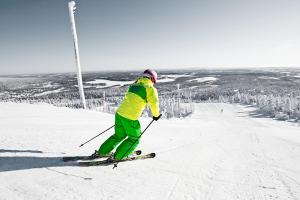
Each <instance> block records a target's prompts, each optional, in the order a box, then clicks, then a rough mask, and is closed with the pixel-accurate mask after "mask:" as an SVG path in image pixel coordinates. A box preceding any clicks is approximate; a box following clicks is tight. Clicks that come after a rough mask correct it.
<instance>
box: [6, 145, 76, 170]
mask: <svg viewBox="0 0 300 200" xmlns="http://www.w3.org/2000/svg"><path fill="white" fill-rule="evenodd" d="M20 152H21V153H43V152H42V151H32V150H5V149H0V153H20ZM62 159H63V157H36V156H0V172H7V171H17V170H26V169H37V168H47V167H67V166H78V164H77V163H76V162H64V161H63V160H62Z"/></svg>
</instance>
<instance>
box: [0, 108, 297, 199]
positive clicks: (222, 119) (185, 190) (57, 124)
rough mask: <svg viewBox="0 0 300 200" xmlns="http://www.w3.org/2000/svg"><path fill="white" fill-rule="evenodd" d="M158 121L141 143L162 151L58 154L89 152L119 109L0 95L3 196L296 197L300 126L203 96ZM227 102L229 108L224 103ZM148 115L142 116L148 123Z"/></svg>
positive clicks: (60, 197) (0, 162)
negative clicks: (129, 156)
mask: <svg viewBox="0 0 300 200" xmlns="http://www.w3.org/2000/svg"><path fill="white" fill-rule="evenodd" d="M195 106H196V112H195V113H194V114H193V116H191V117H189V118H186V119H172V120H159V121H157V122H154V123H153V125H152V126H150V128H149V129H148V130H147V131H146V132H145V135H144V136H143V137H142V140H141V143H140V145H139V147H138V149H142V150H143V152H145V153H147V152H156V153H157V157H156V158H154V159H148V160H143V161H133V162H127V163H120V164H119V165H118V168H117V169H114V170H113V169H112V166H101V167H79V166H76V163H74V162H69V163H63V162H61V158H62V157H63V156H67V155H87V154H91V153H92V152H93V151H94V149H97V148H98V146H99V145H100V144H101V143H102V142H103V141H104V140H105V139H106V138H107V137H109V135H111V134H112V131H109V132H108V133H105V134H103V135H101V136H99V137H98V138H97V139H95V140H93V141H92V142H90V143H88V144H87V145H85V146H84V147H81V148H79V147H78V146H79V145H80V144H82V143H83V142H85V141H86V140H88V139H90V138H92V137H93V136H95V135H97V134H99V133H100V132H101V131H102V130H104V129H106V128H108V127H110V126H111V125H112V124H113V123H114V122H113V121H114V116H113V115H110V114H104V113H100V112H95V111H86V110H72V109H68V108H58V107H54V106H51V105H47V104H38V105H31V104H16V103H0V110H1V112H0V119H1V120H0V133H1V137H0V146H1V147H0V180H1V182H0V194H1V195H0V199H1V200H6V199H30V200H35V199H36V200H37V199H64V198H67V199H128V200H129V199H130V200H132V199H147V200H148V199H155V200H156V199H213V200H215V199H216V200H222V199H230V200H234V199H299V198H300V184H299V183H300V168H299V166H300V135H299V134H300V131H299V130H300V127H299V125H297V124H293V123H288V122H279V121H275V120H272V119H264V118H254V117H250V116H249V114H248V113H249V112H250V111H251V110H252V108H249V107H245V106H239V105H230V104H213V103H211V104H208V103H207V104H204V103H203V104H197V105H195ZM221 109H223V111H221ZM150 121H151V119H150V118H143V119H141V124H142V127H143V128H145V127H146V125H147V124H148V123H149V122H150Z"/></svg>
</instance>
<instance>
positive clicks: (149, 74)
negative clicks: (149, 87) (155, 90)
mask: <svg viewBox="0 0 300 200" xmlns="http://www.w3.org/2000/svg"><path fill="white" fill-rule="evenodd" d="M143 76H146V77H149V78H150V79H151V81H152V83H156V82H157V73H156V71H154V70H152V69H146V70H145V71H144V73H143Z"/></svg>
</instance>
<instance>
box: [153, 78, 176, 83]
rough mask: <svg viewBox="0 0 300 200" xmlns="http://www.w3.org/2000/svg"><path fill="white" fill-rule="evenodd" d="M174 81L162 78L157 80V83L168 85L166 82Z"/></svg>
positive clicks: (173, 79)
mask: <svg viewBox="0 0 300 200" xmlns="http://www.w3.org/2000/svg"><path fill="white" fill-rule="evenodd" d="M173 81H175V78H163V79H158V80H157V82H158V83H168V82H173Z"/></svg>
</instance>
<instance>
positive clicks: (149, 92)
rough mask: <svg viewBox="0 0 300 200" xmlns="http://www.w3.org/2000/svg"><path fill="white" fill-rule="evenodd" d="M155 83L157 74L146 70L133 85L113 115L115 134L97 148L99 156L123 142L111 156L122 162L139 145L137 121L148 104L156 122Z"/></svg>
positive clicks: (157, 105)
mask: <svg viewBox="0 0 300 200" xmlns="http://www.w3.org/2000/svg"><path fill="white" fill-rule="evenodd" d="M156 82H157V73H156V72H155V71H154V70H150V69H147V70H145V71H144V73H143V74H142V76H141V77H140V78H138V79H137V80H136V81H135V83H133V84H132V85H131V86H130V87H129V89H128V91H127V93H126V95H125V98H124V100H123V101H122V103H121V105H120V106H119V108H118V109H117V111H116V113H115V133H114V135H112V136H111V137H109V138H108V139H107V140H106V141H105V142H104V143H103V144H102V145H101V146H100V148H99V150H98V154H99V155H100V156H107V155H109V154H110V152H111V151H112V150H113V149H114V148H115V147H116V146H117V145H118V144H120V143H121V142H122V141H123V140H124V141H123V142H122V143H121V144H120V145H119V146H118V148H117V149H116V152H115V153H114V155H113V159H115V160H122V159H124V158H127V157H128V156H129V155H130V154H131V153H132V152H133V151H134V149H135V148H136V147H137V145H138V144H139V136H140V135H141V125H140V122H139V121H138V119H139V118H140V116H141V114H142V112H143V110H144V109H145V107H146V105H147V104H148V105H149V107H150V110H151V113H152V118H153V120H155V121H157V120H158V119H159V118H160V117H161V114H160V113H159V102H158V94H157V90H156V88H155V87H154V84H155V83H156Z"/></svg>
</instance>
